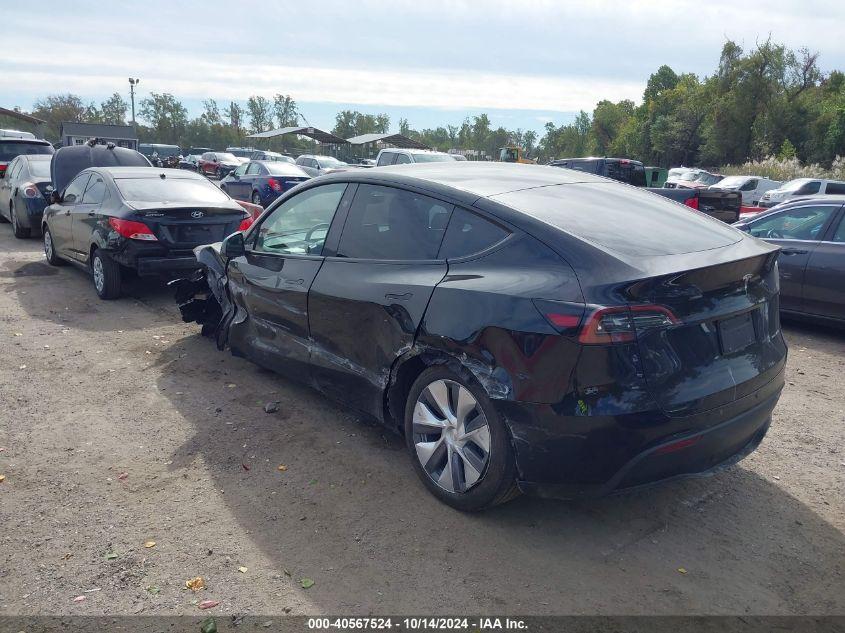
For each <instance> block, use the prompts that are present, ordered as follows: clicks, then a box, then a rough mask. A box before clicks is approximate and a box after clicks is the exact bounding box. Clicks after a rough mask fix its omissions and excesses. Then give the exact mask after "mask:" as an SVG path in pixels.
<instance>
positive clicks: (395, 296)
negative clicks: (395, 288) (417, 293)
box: [384, 292, 414, 301]
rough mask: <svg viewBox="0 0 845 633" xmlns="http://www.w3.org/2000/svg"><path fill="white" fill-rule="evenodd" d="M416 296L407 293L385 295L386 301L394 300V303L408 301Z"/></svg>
mask: <svg viewBox="0 0 845 633" xmlns="http://www.w3.org/2000/svg"><path fill="white" fill-rule="evenodd" d="M413 296H414V295H413V294H412V293H410V292H406V293H405V294H401V295H400V294H393V293H392V292H389V293H387V294H386V295H384V298H385V299H393V300H394V301H407V300H408V299H410V298H411V297H413Z"/></svg>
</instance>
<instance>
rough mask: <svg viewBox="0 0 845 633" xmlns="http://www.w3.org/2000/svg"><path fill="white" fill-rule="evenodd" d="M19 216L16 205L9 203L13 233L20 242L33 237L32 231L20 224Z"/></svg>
mask: <svg viewBox="0 0 845 633" xmlns="http://www.w3.org/2000/svg"><path fill="white" fill-rule="evenodd" d="M17 217H18V216H17V214H16V213H15V205H14V203H9V219H10V220H11V222H12V232H13V233H14V234H15V237H16V238H18V239H19V240H25V239H27V238H28V237H29V236H30V235H32V229H30V228H28V227H24V226H21V225H20V224H18V220H17Z"/></svg>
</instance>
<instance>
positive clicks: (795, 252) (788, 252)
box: [780, 248, 807, 255]
mask: <svg viewBox="0 0 845 633" xmlns="http://www.w3.org/2000/svg"><path fill="white" fill-rule="evenodd" d="M780 252H781V253H783V254H784V255H806V254H807V251H805V250H801V249H800V248H782V249H781V250H780Z"/></svg>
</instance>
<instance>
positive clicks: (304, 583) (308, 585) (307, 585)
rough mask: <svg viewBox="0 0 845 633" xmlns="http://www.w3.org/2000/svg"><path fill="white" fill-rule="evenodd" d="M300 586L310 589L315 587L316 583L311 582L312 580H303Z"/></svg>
mask: <svg viewBox="0 0 845 633" xmlns="http://www.w3.org/2000/svg"><path fill="white" fill-rule="evenodd" d="M299 584H300V585H302V588H303V589H310V588H311V587H313V586H314V581H313V580H311V579H310V578H303V579H302V580H300V581H299Z"/></svg>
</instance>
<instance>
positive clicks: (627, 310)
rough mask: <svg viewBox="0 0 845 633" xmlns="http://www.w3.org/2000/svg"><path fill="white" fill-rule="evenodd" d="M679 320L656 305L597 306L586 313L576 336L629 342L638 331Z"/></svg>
mask: <svg viewBox="0 0 845 633" xmlns="http://www.w3.org/2000/svg"><path fill="white" fill-rule="evenodd" d="M679 322H680V321H679V320H678V318H677V317H676V316H675V315H674V314H673V313H672V311H671V310H669V309H668V308H665V307H663V306H658V305H634V306H620V307H614V308H599V309H598V310H595V311H594V312H593V313H592V314H591V315H590V316H589V317H588V319H587V323H586V324H585V325H584V327H583V328H582V329H581V333H580V335H579V336H578V340H579V341H580V342H581V343H583V344H584V345H613V344H617V343H631V342H633V341H635V340H636V338H637V332H638V331H642V330H647V329H650V328H660V327H668V326H671V325H676V324H678V323H679Z"/></svg>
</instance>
